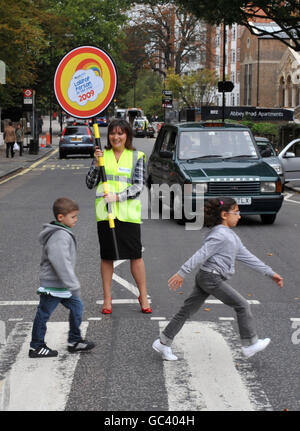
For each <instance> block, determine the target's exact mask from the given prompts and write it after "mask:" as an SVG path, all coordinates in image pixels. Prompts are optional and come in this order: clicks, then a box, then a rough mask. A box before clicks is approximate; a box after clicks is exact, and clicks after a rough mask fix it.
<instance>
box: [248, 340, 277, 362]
mask: <svg viewBox="0 0 300 431" xmlns="http://www.w3.org/2000/svg"><path fill="white" fill-rule="evenodd" d="M270 341H271V340H270V338H264V339H263V340H257V341H256V343H254V344H252V345H251V346H244V347H242V352H243V354H244V355H245V356H246V357H247V358H250V356H253V355H255V353H257V352H261V351H262V350H264V349H265V348H266V347H267V345H268V344H269V343H270Z"/></svg>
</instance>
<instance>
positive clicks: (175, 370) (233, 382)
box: [159, 321, 271, 411]
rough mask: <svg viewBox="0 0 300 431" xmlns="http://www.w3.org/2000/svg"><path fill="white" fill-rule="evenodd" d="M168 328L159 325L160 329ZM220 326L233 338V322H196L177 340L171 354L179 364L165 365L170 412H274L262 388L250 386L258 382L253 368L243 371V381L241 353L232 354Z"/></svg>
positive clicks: (184, 329)
mask: <svg viewBox="0 0 300 431" xmlns="http://www.w3.org/2000/svg"><path fill="white" fill-rule="evenodd" d="M167 324H168V322H163V321H160V322H159V327H160V329H161V330H163V328H164V327H165V326H166V325H167ZM220 325H223V328H225V329H224V332H225V331H226V333H227V334H228V337H229V339H232V338H234V336H235V334H234V330H233V328H232V324H231V323H230V322H223V323H219V324H215V323H213V322H194V321H192V322H186V323H185V325H184V326H183V328H182V329H181V330H180V332H179V333H178V334H177V336H176V337H175V339H174V342H173V344H172V351H173V353H174V354H175V355H176V356H178V361H176V362H173V361H163V367H164V374H165V384H166V389H167V393H168V402H169V411H187V410H189V411H257V410H271V405H270V403H269V401H268V399H267V397H266V395H265V394H264V392H263V390H262V388H261V387H260V386H259V385H258V384H256V387H255V388H254V387H253V386H251V385H253V381H255V382H256V381H257V380H256V379H255V376H253V372H252V369H251V368H250V371H247V372H245V369H246V367H244V370H243V379H242V377H241V375H240V374H239V372H238V370H237V368H236V367H235V362H234V357H233V354H235V356H237V355H238V353H236V352H234V353H233V352H232V349H231V348H230V346H229V345H228V343H227V341H226V339H225V338H224V335H222V331H221V330H220V328H221V326H220ZM224 325H226V327H225V326H224ZM238 359H239V360H238V362H239V363H242V362H247V360H246V359H245V358H242V357H241V358H238ZM250 366H251V365H250ZM245 374H246V375H245ZM178 376H180V378H178Z"/></svg>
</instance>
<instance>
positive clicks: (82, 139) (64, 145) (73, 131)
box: [59, 125, 95, 159]
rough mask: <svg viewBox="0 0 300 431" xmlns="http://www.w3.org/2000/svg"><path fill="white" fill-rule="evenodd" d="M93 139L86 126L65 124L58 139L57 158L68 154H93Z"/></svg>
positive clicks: (90, 131)
mask: <svg viewBox="0 0 300 431" xmlns="http://www.w3.org/2000/svg"><path fill="white" fill-rule="evenodd" d="M94 151H95V139H94V135H93V132H92V130H91V129H90V127H88V126H83V125H79V126H67V127H65V129H64V131H63V133H62V135H61V138H60V140H59V158H60V159H63V158H64V157H66V156H67V155H69V154H89V155H90V156H91V157H93V156H94Z"/></svg>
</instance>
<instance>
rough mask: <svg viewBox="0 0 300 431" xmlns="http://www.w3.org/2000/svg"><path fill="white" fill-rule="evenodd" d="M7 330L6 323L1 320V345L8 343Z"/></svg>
mask: <svg viewBox="0 0 300 431" xmlns="http://www.w3.org/2000/svg"><path fill="white" fill-rule="evenodd" d="M5 334H6V329H5V322H3V320H0V344H5V343H6V335H5Z"/></svg>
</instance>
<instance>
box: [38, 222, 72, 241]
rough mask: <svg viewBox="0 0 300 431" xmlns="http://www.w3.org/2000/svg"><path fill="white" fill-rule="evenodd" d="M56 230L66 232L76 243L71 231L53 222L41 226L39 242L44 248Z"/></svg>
mask: <svg viewBox="0 0 300 431" xmlns="http://www.w3.org/2000/svg"><path fill="white" fill-rule="evenodd" d="M58 229H62V230H66V231H67V232H68V233H69V234H70V235H71V236H72V237H73V239H74V241H75V242H76V239H75V235H74V234H73V232H72V231H71V229H69V228H67V227H63V226H62V225H58V224H56V223H55V222H54V221H53V222H51V223H45V224H43V230H42V231H41V233H40V234H39V242H40V243H41V244H42V245H43V246H44V245H45V244H46V243H47V241H48V239H49V238H50V237H51V235H53V233H54V232H56V231H57V230H58Z"/></svg>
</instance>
